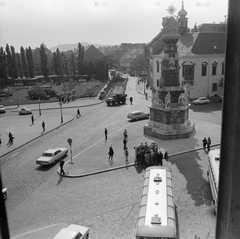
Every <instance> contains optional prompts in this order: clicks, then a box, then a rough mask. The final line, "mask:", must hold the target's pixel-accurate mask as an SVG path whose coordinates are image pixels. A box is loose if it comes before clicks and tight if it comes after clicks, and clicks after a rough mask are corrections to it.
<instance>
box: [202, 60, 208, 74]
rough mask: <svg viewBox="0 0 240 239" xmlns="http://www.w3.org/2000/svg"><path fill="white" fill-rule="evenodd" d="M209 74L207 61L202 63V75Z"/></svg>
mask: <svg viewBox="0 0 240 239" xmlns="http://www.w3.org/2000/svg"><path fill="white" fill-rule="evenodd" d="M206 75H207V62H203V63H202V76H206Z"/></svg>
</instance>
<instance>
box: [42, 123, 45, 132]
mask: <svg viewBox="0 0 240 239" xmlns="http://www.w3.org/2000/svg"><path fill="white" fill-rule="evenodd" d="M42 128H43V132H44V131H45V122H44V121H42Z"/></svg>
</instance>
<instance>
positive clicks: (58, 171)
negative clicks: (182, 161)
mask: <svg viewBox="0 0 240 239" xmlns="http://www.w3.org/2000/svg"><path fill="white" fill-rule="evenodd" d="M219 145H220V143H219V144H214V145H212V146H210V148H214V147H217V146H219ZM199 150H205V149H204V148H203V147H199V148H196V149H189V150H185V151H182V152H178V153H175V154H171V155H169V158H170V157H175V156H178V155H181V154H187V153H191V152H195V151H199ZM69 162H70V160H68V161H66V162H65V164H66V163H69ZM132 166H135V163H131V164H128V165H122V166H118V167H114V168H110V169H103V170H98V171H94V172H90V173H85V174H80V175H66V174H65V175H63V174H60V168H58V170H57V173H58V175H59V176H61V177H65V178H82V177H87V176H92V175H96V174H100V173H106V172H111V171H114V170H118V169H123V168H128V167H132Z"/></svg>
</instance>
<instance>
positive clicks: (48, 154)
mask: <svg viewBox="0 0 240 239" xmlns="http://www.w3.org/2000/svg"><path fill="white" fill-rule="evenodd" d="M42 156H46V157H52V154H51V153H43V154H42Z"/></svg>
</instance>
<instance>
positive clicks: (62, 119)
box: [59, 102, 63, 124]
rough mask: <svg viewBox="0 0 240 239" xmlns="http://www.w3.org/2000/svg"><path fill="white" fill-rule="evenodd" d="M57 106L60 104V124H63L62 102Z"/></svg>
mask: <svg viewBox="0 0 240 239" xmlns="http://www.w3.org/2000/svg"><path fill="white" fill-rule="evenodd" d="M59 104H60V110H61V124H62V123H63V115H62V102H60V103H59Z"/></svg>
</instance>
